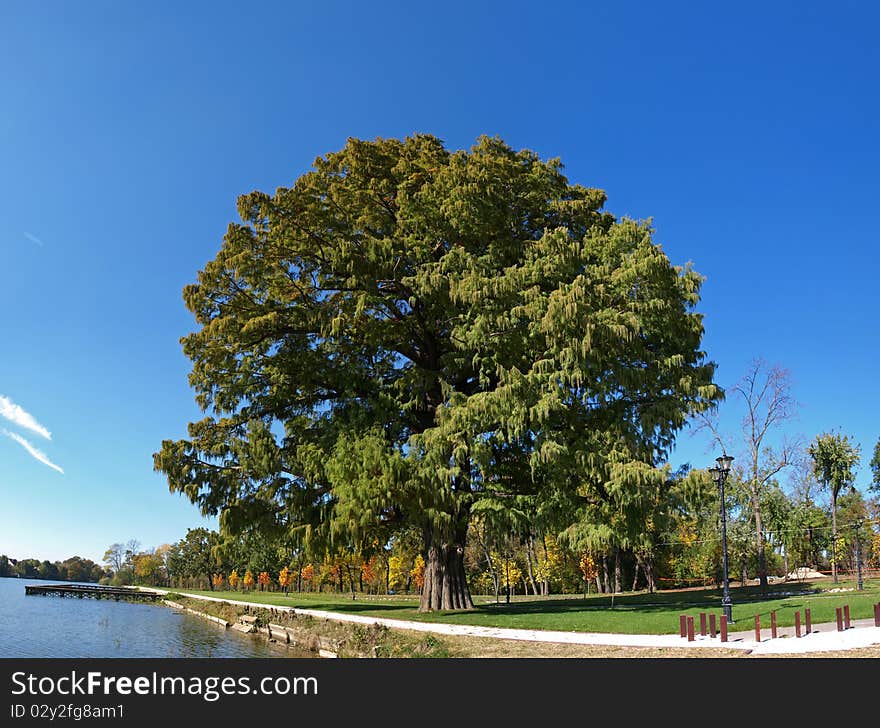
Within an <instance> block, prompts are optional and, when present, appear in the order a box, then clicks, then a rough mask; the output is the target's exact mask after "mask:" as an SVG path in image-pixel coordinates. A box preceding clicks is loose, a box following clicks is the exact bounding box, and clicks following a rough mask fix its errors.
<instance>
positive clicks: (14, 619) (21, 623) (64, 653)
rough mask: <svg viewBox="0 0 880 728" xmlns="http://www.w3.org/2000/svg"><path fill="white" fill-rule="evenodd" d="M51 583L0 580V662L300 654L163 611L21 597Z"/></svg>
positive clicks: (89, 601)
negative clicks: (7, 659) (31, 588)
mask: <svg viewBox="0 0 880 728" xmlns="http://www.w3.org/2000/svg"><path fill="white" fill-rule="evenodd" d="M52 583H54V582H51V581H36V580H33V579H9V578H0V657H279V656H290V657H305V656H307V654H300V653H294V652H293V651H287V650H286V648H285V649H279V648H278V647H275V646H273V645H270V644H269V643H267V642H266V639H265V637H262V636H251V635H245V634H241V633H239V632H234V631H231V630H224V629H223V627H222V626H219V625H216V624H214V623H213V622H209V621H208V620H203V619H200V618H199V617H195V616H192V615H189V614H180V613H177V612H176V611H175V610H173V609H169V608H168V607H164V606H158V605H154V604H138V603H134V602H117V601H113V600H109V599H79V598H76V597H74V598H71V597H53V596H39V595H33V596H25V593H24V587H25V585H26V584H52Z"/></svg>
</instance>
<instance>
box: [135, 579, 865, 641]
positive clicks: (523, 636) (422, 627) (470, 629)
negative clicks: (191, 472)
mask: <svg viewBox="0 0 880 728" xmlns="http://www.w3.org/2000/svg"><path fill="white" fill-rule="evenodd" d="M151 591H156V592H159V593H162V594H167V593H168V592H167V591H166V590H163V589H152V590H151ZM177 593H178V594H181V595H184V596H188V597H190V598H191V599H202V600H205V601H212V602H228V603H229V604H239V605H242V606H248V607H253V608H255V609H275V610H278V611H281V612H293V613H294V614H304V615H310V616H312V617H317V618H321V619H333V620H336V621H339V622H354V623H358V624H381V625H385V626H386V627H391V628H394V629H407V630H412V631H414V632H430V633H432V634H445V635H464V636H469V637H494V638H495V639H503V640H521V641H525V642H557V643H566V644H576V645H618V646H622V647H679V648H680V647H685V648H691V649H723V648H726V649H733V650H747V651H750V652H751V653H752V654H768V655H769V654H796V653H806V652H836V651H839V650H851V649H856V648H859V647H870V646H871V645H877V644H880V627H875V626H874V620H873V619H862V620H853V621H852V622H851V623H850V624H851V625H852V626H851V627H850V629H848V630H845V631H843V632H838V631H837V624H836V623H834V622H829V623H823V624H813V625H812V632H811V633H810V634H809V635H806V634H805V635H804V636H803V637H801V638H797V637H795V636H794V627H780V628H778V629H777V632H776V634H777V637H776V639H770V626H769V625H767V626H766V627H765V626H762V628H761V641H760V642H756V641H755V632H754V629H751V630H749V631H744V632H728V641H727V642H726V643H724V642H721V640H720V639H719V638H718V637H715V638H711V637H708V636H706V637H700V636H699V635H697V637H696V639H695V640H694V641H693V642H688V641H687V639H685V638H682V637H680V636H679V635H678V634H677V633H676V634H613V633H604V632H560V631H553V630H544V629H510V628H507V627H477V626H473V625H464V624H443V623H439V622H412V621H408V620H403V619H387V618H385V617H367V616H364V615H360V614H343V613H341V612H327V611H323V610H320V609H300V608H299V607H281V606H275V605H271V604H261V603H259V602H247V601H241V600H237V599H221V598H219V597H210V596H205V595H201V594H198V595H197V594H186V592H177ZM743 621H746V620H743ZM802 634H803V633H802Z"/></svg>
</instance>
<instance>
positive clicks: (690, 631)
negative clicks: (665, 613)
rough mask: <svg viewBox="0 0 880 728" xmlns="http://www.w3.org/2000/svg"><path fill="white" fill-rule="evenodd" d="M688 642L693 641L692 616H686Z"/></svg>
mask: <svg viewBox="0 0 880 728" xmlns="http://www.w3.org/2000/svg"><path fill="white" fill-rule="evenodd" d="M687 626H688V628H687V632H688V642H693V641H694V618H693V617H688V621H687Z"/></svg>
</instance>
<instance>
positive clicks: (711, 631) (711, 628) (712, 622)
mask: <svg viewBox="0 0 880 728" xmlns="http://www.w3.org/2000/svg"><path fill="white" fill-rule="evenodd" d="M878 606H880V605H878ZM716 634H718V631H717V630H716V629H715V615H714V614H710V615H709V636H710V637H715V635H716Z"/></svg>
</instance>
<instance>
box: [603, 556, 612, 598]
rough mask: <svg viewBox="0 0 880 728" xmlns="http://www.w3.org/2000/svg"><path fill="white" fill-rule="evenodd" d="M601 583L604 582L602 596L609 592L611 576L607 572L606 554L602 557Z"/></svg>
mask: <svg viewBox="0 0 880 728" xmlns="http://www.w3.org/2000/svg"><path fill="white" fill-rule="evenodd" d="M602 581H603V582H604V588H603V589H602V593H603V594H607V593H608V592H610V591H611V576H610V574H609V572H608V554H605V555H604V556H603V557H602Z"/></svg>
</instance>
